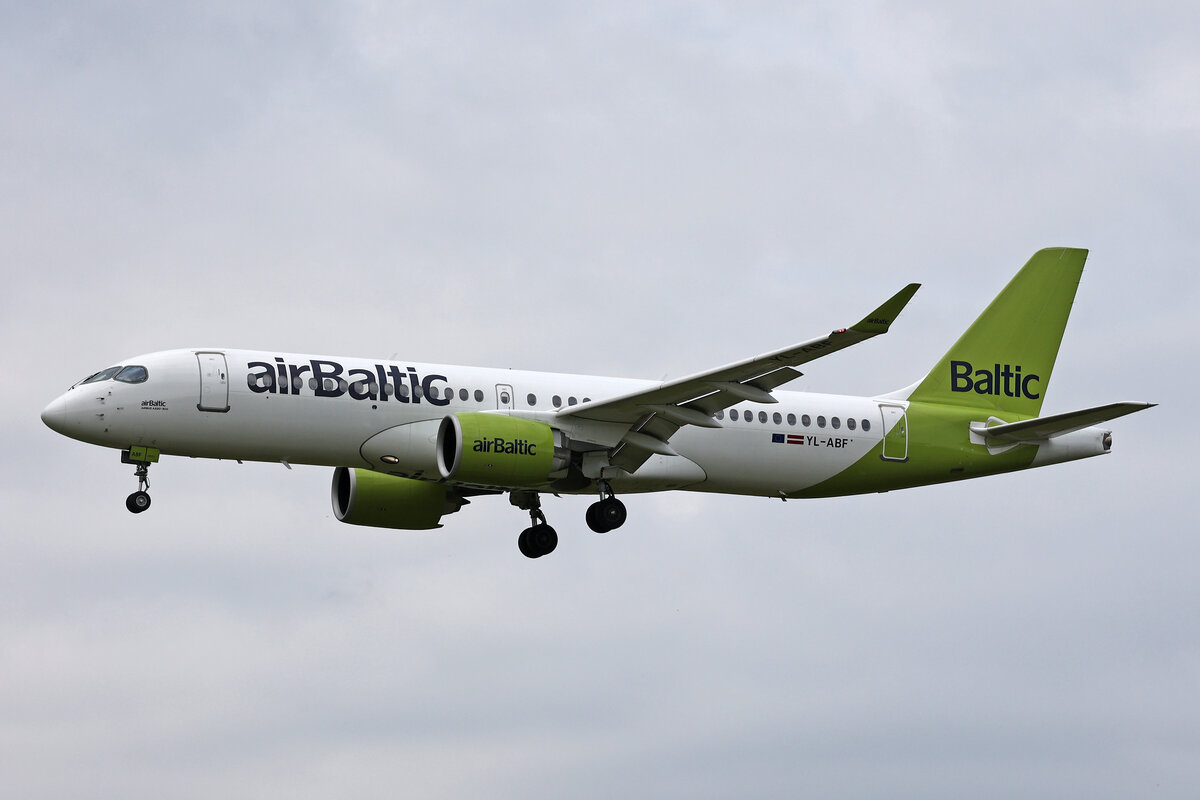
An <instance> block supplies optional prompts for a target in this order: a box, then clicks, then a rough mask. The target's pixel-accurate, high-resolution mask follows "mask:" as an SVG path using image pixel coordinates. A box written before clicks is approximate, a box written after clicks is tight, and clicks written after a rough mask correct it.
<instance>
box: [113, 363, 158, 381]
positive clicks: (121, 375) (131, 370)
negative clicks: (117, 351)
mask: <svg viewBox="0 0 1200 800" xmlns="http://www.w3.org/2000/svg"><path fill="white" fill-rule="evenodd" d="M149 377H150V373H148V372H146V368H145V367H143V366H141V365H138V364H132V365H130V366H128V367H124V368H123V369H122V370H121V371H120V372H118V373H117V374H116V375H115V376H114V377H113V380H117V381H121V382H122V383H145V382H146V378H149Z"/></svg>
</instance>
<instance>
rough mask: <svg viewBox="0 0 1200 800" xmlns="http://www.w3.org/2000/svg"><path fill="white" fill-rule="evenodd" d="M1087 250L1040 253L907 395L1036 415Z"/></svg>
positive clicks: (1060, 249) (1055, 249)
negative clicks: (910, 393)
mask: <svg viewBox="0 0 1200 800" xmlns="http://www.w3.org/2000/svg"><path fill="white" fill-rule="evenodd" d="M1086 259H1087V250H1080V249H1076V248H1069V247H1053V248H1048V249H1046V250H1039V251H1038V252H1037V253H1035V254H1034V256H1033V258H1031V259H1029V262H1028V263H1027V264H1026V265H1025V266H1024V267H1022V268H1021V271H1020V272H1018V273H1017V274H1016V277H1014V278H1013V279H1012V280H1011V281H1009V284H1008V286H1006V287H1004V290H1003V291H1002V292H1000V294H999V295H998V296H997V297H996V299H995V300H993V301H992V303H991V305H989V306H988V307H987V309H986V310H985V311H984V312H983V314H981V315H980V316H979V318H978V319H977V320H975V322H974V323H973V324H972V325H971V327H970V328H968V329H967V332H966V333H964V334H963V335H962V336H961V337H960V338H959V340H958V341H957V342H955V343H954V346H953V347H951V348H950V352H948V353H946V355H945V356H943V357H942V360H941V361H939V362H938V364H937V366H936V367H934V368H933V370H932V371H931V372H930V373H929V374H928V375H926V376H925V379H924V380H923V381H921V383H920V384H919V385H918V386H917V388H916V390H915V391H914V392H913V393H912V395H911V396H910V397H909V398H908V399H909V400H911V401H914V402H921V403H943V404H951V405H956V406H967V407H974V408H980V409H987V410H994V411H1005V412H1010V413H1014V414H1020V415H1022V416H1029V417H1035V416H1037V415H1038V413H1039V412H1040V410H1041V408H1042V400H1043V399H1044V398H1045V396H1046V388H1047V387H1048V386H1049V384H1050V373H1051V371H1053V369H1054V360H1055V358H1056V357H1057V356H1058V346H1059V344H1060V343H1061V342H1062V336H1063V330H1064V329H1065V328H1066V325H1067V317H1068V316H1069V315H1070V313H1071V304H1072V303H1073V302H1074V300H1075V290H1076V289H1077V288H1078V286H1079V277H1080V275H1082V273H1083V262H1084V261H1085V260H1086Z"/></svg>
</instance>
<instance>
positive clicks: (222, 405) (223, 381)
mask: <svg viewBox="0 0 1200 800" xmlns="http://www.w3.org/2000/svg"><path fill="white" fill-rule="evenodd" d="M196 360H197V362H198V363H199V365H200V402H199V403H197V404H196V408H198V409H200V410H201V411H220V412H224V411H228V410H229V369H228V366H227V365H226V363H225V354H224V353H196Z"/></svg>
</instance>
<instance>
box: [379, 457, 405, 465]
mask: <svg viewBox="0 0 1200 800" xmlns="http://www.w3.org/2000/svg"><path fill="white" fill-rule="evenodd" d="M379 460H380V461H382V462H383V463H385V464H399V463H400V459H398V458H396V457H395V456H380V457H379Z"/></svg>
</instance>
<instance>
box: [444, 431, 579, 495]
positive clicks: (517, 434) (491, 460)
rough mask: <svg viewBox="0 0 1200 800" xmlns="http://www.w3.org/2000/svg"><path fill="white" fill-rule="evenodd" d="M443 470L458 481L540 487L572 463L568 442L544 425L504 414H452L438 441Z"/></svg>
mask: <svg viewBox="0 0 1200 800" xmlns="http://www.w3.org/2000/svg"><path fill="white" fill-rule="evenodd" d="M437 459H438V471H439V472H441V474H442V477H443V478H446V479H448V480H453V481H456V482H459V483H470V484H475V485H479V486H495V487H502V488H511V487H526V486H541V485H543V484H546V483H549V482H550V481H552V480H554V479H555V478H557V477H560V476H561V475H562V474H563V472H564V471H565V470H566V468H567V465H568V464H569V463H570V452H569V450H568V448H567V438H566V436H565V435H564V434H563V432H562V431H559V430H556V429H554V428H551V427H550V426H549V425H547V424H546V423H544V422H537V421H535V420H529V419H522V418H520V417H510V416H506V415H504V414H479V413H467V414H451V415H450V416H448V417H446V418H444V419H443V420H442V426H441V428H440V429H439V430H438V438H437Z"/></svg>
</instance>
